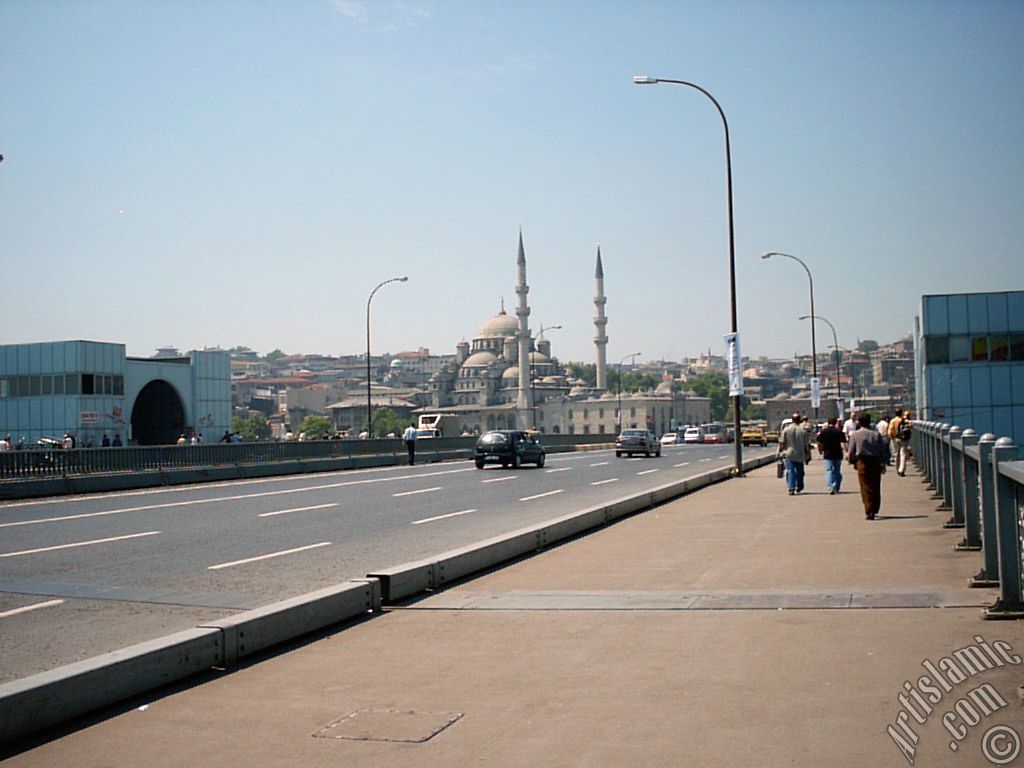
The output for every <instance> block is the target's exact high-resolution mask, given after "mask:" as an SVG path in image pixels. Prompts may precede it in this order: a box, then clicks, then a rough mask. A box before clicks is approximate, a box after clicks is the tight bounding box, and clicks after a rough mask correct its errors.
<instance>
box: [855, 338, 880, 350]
mask: <svg viewBox="0 0 1024 768" xmlns="http://www.w3.org/2000/svg"><path fill="white" fill-rule="evenodd" d="M876 349H878V342H877V341H875V340H874V339H864V341H861V342H858V343H857V350H858V351H859V352H874V351H875V350H876Z"/></svg>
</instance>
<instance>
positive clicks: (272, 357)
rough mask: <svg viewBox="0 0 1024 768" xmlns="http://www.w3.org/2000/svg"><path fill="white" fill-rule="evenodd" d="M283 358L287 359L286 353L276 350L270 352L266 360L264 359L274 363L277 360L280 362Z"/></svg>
mask: <svg viewBox="0 0 1024 768" xmlns="http://www.w3.org/2000/svg"><path fill="white" fill-rule="evenodd" d="M282 357H285V354H284V352H282V351H281V350H280V349H275V350H274V351H273V352H268V353H267V356H266V358H264V359H265V360H266V361H267V362H268V363H272V362H274V361H275V360H279V359H280V358H282Z"/></svg>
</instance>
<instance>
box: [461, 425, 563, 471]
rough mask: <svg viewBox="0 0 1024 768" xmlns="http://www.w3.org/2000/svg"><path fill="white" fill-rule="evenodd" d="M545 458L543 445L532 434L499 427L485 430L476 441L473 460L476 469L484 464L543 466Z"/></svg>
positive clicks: (481, 467)
mask: <svg viewBox="0 0 1024 768" xmlns="http://www.w3.org/2000/svg"><path fill="white" fill-rule="evenodd" d="M545 458H546V456H545V451H544V446H543V445H541V444H540V441H538V440H537V438H536V437H534V436H533V435H531V434H528V433H526V432H523V431H522V430H518V429H501V430H492V431H491V432H487V433H486V434H484V435H482V436H481V437H480V439H479V440H477V441H476V451H475V455H474V459H473V461H474V463H475V464H476V468H477V469H483V468H484V464H501V466H503V467H509V466H511V467H518V466H519V465H520V464H536V465H537V466H538V467H543V466H544V460H545Z"/></svg>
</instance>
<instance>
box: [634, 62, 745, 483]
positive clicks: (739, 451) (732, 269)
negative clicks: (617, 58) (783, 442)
mask: <svg viewBox="0 0 1024 768" xmlns="http://www.w3.org/2000/svg"><path fill="white" fill-rule="evenodd" d="M633 82H634V83H636V84H637V85H656V84H657V83H674V84H675V85H685V86H687V87H688V88H693V89H695V90H698V91H700V92H701V93H703V94H704V95H705V96H707V97H708V98H709V99H710V100H711V103H712V104H714V105H715V109H717V110H718V115H719V117H721V118H722V127H723V128H724V129H725V182H726V186H725V190H726V198H727V200H728V205H729V307H730V312H731V315H732V332H733V334H735V333H736V244H735V238H734V237H733V229H734V228H733V218H732V153H731V151H730V149H729V122H728V121H727V120H726V119H725V112H724V111H723V110H722V105H721V104H719V103H718V101H717V100H716V99H715V97H714V96H712V95H711V94H710V93H708V92H707V91H706V90H704V89H703V88H701V87H700V86H699V85H697V84H696V83H691V82H688V81H686V80H670V79H668V78H664V77H643V76H640V75H638V76H636V77H634V78H633ZM738 362H739V361H737V363H738ZM740 381H741V382H742V378H741V379H740ZM741 398H742V396H741V395H738V394H737V395H734V396H733V404H732V410H733V430H734V432H735V435H736V440H735V448H736V465H735V467H734V468H733V473H734V474H735V475H737V476H739V475H742V474H743V443H742V442H741V441H740V400H741Z"/></svg>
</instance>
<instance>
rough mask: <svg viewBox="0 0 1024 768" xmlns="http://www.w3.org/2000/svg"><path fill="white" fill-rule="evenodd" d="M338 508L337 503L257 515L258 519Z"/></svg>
mask: <svg viewBox="0 0 1024 768" xmlns="http://www.w3.org/2000/svg"><path fill="white" fill-rule="evenodd" d="M336 506H338V503H337V502H335V503H334V504H316V505H315V506H312V507H295V509H279V510H277V511H276V512H264V513H262V514H260V515H256V517H274V516H275V515H287V514H289V513H291V512H307V511H309V510H311V509H328V508H330V507H336Z"/></svg>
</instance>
